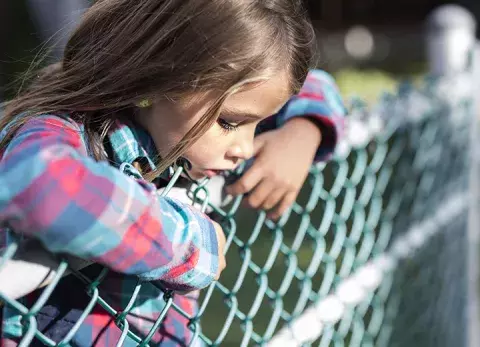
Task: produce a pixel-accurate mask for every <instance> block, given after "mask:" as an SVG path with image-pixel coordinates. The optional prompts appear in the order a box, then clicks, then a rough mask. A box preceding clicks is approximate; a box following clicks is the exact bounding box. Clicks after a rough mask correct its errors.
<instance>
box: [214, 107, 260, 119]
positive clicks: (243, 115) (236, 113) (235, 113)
mask: <svg viewBox="0 0 480 347" xmlns="http://www.w3.org/2000/svg"><path fill="white" fill-rule="evenodd" d="M221 114H222V116H227V117H232V118H240V119H250V120H257V119H260V118H263V116H260V115H258V114H254V113H249V112H243V111H240V110H234V109H224V110H222V112H221Z"/></svg>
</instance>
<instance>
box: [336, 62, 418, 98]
mask: <svg viewBox="0 0 480 347" xmlns="http://www.w3.org/2000/svg"><path fill="white" fill-rule="evenodd" d="M332 75H333V77H334V78H335V79H336V81H337V84H338V87H339V89H340V91H341V93H342V96H343V97H344V98H345V100H349V99H350V98H352V97H359V98H361V99H362V100H364V101H366V102H367V104H369V105H372V104H375V103H376V102H377V101H378V98H379V96H380V95H381V94H382V93H383V92H390V93H393V92H395V91H396V89H397V85H398V81H400V80H405V79H407V80H411V81H412V82H413V83H414V84H415V83H418V82H419V81H420V80H421V79H422V77H423V76H424V75H425V73H424V68H422V67H420V68H419V67H417V66H412V67H411V68H410V69H408V68H407V69H405V70H404V71H402V72H389V71H385V70H381V69H354V68H347V69H342V70H339V71H337V72H335V73H333V74H332Z"/></svg>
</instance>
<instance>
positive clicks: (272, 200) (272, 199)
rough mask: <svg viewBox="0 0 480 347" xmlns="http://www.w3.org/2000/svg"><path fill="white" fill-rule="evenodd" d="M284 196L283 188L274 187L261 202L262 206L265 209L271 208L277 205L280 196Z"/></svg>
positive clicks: (280, 198)
mask: <svg viewBox="0 0 480 347" xmlns="http://www.w3.org/2000/svg"><path fill="white" fill-rule="evenodd" d="M284 196H285V190H283V189H274V190H273V191H272V192H271V194H270V195H269V196H268V197H267V199H266V200H265V201H264V202H263V206H262V208H263V209H264V210H266V211H269V210H271V209H272V208H274V207H275V206H277V205H278V204H279V203H280V201H281V200H282V198H283V197H284Z"/></svg>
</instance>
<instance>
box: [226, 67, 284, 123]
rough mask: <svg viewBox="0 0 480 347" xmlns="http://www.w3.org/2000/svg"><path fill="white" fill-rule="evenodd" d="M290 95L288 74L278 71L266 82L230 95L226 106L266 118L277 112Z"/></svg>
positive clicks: (229, 108)
mask: <svg viewBox="0 0 480 347" xmlns="http://www.w3.org/2000/svg"><path fill="white" fill-rule="evenodd" d="M290 96H291V95H290V85H289V80H288V77H287V74H286V73H278V74H276V75H275V76H273V77H272V78H270V79H268V80H266V81H264V82H261V83H258V84H255V85H253V86H251V87H249V88H247V89H245V90H241V91H239V92H237V93H235V94H233V95H231V96H229V97H228V98H227V100H225V104H224V107H225V108H226V109H228V110H234V111H239V112H241V113H245V114H251V115H256V116H258V117H260V118H265V117H268V116H271V115H272V114H274V113H277V112H278V111H279V110H280V108H281V107H282V106H283V105H284V104H285V103H286V102H287V101H288V99H289V98H290Z"/></svg>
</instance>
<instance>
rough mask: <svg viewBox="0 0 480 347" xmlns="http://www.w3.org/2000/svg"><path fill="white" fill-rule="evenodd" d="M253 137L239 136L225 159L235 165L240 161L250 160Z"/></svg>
mask: <svg viewBox="0 0 480 347" xmlns="http://www.w3.org/2000/svg"><path fill="white" fill-rule="evenodd" d="M253 138H254V137H253V135H252V136H239V139H238V140H237V141H235V142H234V143H233V144H232V145H231V146H230V148H229V149H228V152H227V158H228V159H229V160H231V161H233V162H234V163H235V164H237V163H238V162H240V161H243V160H247V159H250V158H251V157H252V156H253Z"/></svg>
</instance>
